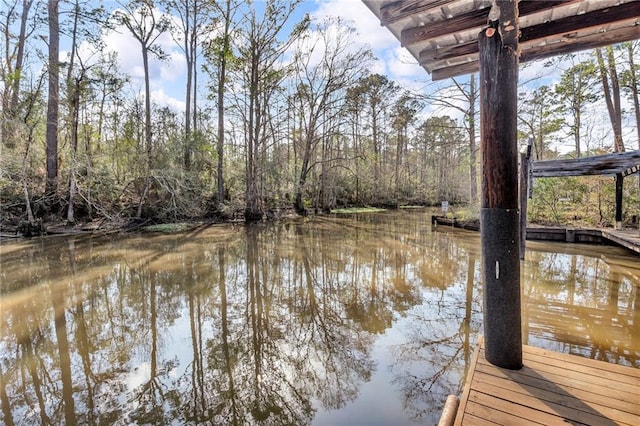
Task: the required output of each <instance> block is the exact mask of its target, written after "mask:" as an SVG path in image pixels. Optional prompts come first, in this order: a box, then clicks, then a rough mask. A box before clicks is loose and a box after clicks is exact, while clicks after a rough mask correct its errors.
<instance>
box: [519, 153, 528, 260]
mask: <svg viewBox="0 0 640 426" xmlns="http://www.w3.org/2000/svg"><path fill="white" fill-rule="evenodd" d="M528 194H529V156H528V155H527V154H526V153H522V154H520V216H519V217H520V260H524V253H525V247H526V243H527V196H528Z"/></svg>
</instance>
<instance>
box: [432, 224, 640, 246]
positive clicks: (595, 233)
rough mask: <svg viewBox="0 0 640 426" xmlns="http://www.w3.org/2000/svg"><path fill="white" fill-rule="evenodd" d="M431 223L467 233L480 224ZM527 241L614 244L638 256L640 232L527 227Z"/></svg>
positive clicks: (608, 229) (478, 227) (477, 227)
mask: <svg viewBox="0 0 640 426" xmlns="http://www.w3.org/2000/svg"><path fill="white" fill-rule="evenodd" d="M431 223H432V224H433V225H435V226H438V225H440V226H450V227H454V228H461V229H467V230H469V231H478V230H480V223H479V221H478V220H466V221H464V220H458V219H456V218H450V217H444V216H431ZM527 240H535V241H557V242H567V243H586V244H615V245H619V246H622V247H626V248H628V249H629V250H632V251H634V252H636V253H638V254H640V230H638V229H624V230H615V229H610V228H598V229H588V228H570V227H569V228H566V227H545V226H528V227H527Z"/></svg>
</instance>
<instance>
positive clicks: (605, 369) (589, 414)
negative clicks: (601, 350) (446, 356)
mask: <svg viewBox="0 0 640 426" xmlns="http://www.w3.org/2000/svg"><path fill="white" fill-rule="evenodd" d="M523 360H524V367H523V368H522V369H521V370H506V369H502V368H498V367H496V366H494V365H491V364H490V363H489V362H488V361H487V360H486V359H485V357H484V343H483V342H480V344H479V345H478V347H477V348H476V351H475V353H474V356H473V360H472V362H471V367H470V369H469V373H468V376H467V381H466V383H465V388H464V392H463V395H462V398H461V401H460V407H459V409H458V412H457V415H456V421H455V424H456V425H489V424H491V425H495V424H499V425H511V424H517V425H541V424H542V425H553V424H567V423H569V424H584V425H603V426H607V425H629V426H632V425H639V424H640V369H636V368H632V367H625V366H620V365H615V364H610V363H607V362H603V361H595V360H592V359H588V358H583V357H579V356H575V355H567V354H562V353H558V352H553V351H548V350H545V349H540V348H534V347H532V346H527V345H525V346H523Z"/></svg>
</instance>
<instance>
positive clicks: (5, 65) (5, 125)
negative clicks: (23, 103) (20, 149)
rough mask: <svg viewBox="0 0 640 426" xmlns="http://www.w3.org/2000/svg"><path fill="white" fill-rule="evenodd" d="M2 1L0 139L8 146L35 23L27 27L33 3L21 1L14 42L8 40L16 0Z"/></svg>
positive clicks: (12, 142)
mask: <svg viewBox="0 0 640 426" xmlns="http://www.w3.org/2000/svg"><path fill="white" fill-rule="evenodd" d="M3 3H5V5H6V6H7V7H6V12H2V13H0V16H2V15H4V21H3V22H2V27H1V28H2V33H3V36H4V43H5V45H4V49H3V51H4V56H5V57H4V59H3V61H2V62H0V80H2V81H3V82H4V85H3V88H2V95H1V96H2V116H1V117H0V121H1V122H2V123H1V124H0V140H2V142H3V143H4V144H5V145H6V146H8V147H12V146H14V144H15V138H14V137H13V134H12V131H11V123H13V122H14V120H16V119H17V116H18V115H19V113H18V111H16V110H17V109H18V105H19V93H20V82H21V80H22V71H23V69H22V68H23V63H24V56H25V52H24V47H25V45H26V41H27V37H28V36H29V35H30V34H31V33H32V32H33V29H34V28H35V26H33V27H32V28H31V29H28V28H27V20H28V19H29V12H30V10H31V6H32V5H33V0H23V1H22V12H20V32H19V35H18V38H17V39H16V41H15V43H14V44H11V40H12V38H13V37H12V35H11V27H12V25H13V22H14V20H15V19H16V18H17V16H18V11H17V6H18V1H17V0H15V1H14V2H13V3H12V4H8V3H6V2H3Z"/></svg>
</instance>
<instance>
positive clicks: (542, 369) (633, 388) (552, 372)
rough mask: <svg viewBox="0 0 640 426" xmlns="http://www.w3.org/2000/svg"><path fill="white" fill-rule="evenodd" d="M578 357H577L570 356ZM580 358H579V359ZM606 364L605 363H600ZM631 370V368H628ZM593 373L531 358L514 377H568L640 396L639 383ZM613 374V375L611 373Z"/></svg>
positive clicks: (602, 373)
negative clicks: (619, 380)
mask: <svg viewBox="0 0 640 426" xmlns="http://www.w3.org/2000/svg"><path fill="white" fill-rule="evenodd" d="M570 356H576V355H570ZM578 358H579V357H578ZM600 362H604V361H600ZM478 364H484V365H488V366H492V364H490V363H489V362H487V361H486V360H484V361H483V360H482V359H480V360H478ZM627 368H630V367H627ZM589 373H593V370H591V369H589V368H586V367H580V366H576V365H573V364H570V363H566V364H560V365H552V364H550V363H549V362H547V361H546V360H542V361H541V362H536V361H533V360H531V358H529V357H528V358H527V362H526V366H525V367H524V368H522V369H520V370H514V375H524V376H534V377H537V376H538V375H539V374H544V375H545V377H547V378H549V379H552V378H554V376H558V377H568V378H572V379H575V380H581V381H583V382H586V383H590V385H592V386H600V387H602V388H603V389H605V388H610V389H622V390H624V391H626V392H628V393H629V394H631V395H640V394H638V392H639V388H638V383H637V381H636V382H634V381H633V380H627V379H628V378H627V377H625V376H617V377H616V378H621V379H622V380H624V381H622V382H617V381H614V380H603V379H602V377H603V376H602V375H604V374H610V373H606V372H601V375H597V374H589ZM611 374H612V373H611Z"/></svg>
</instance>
